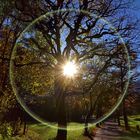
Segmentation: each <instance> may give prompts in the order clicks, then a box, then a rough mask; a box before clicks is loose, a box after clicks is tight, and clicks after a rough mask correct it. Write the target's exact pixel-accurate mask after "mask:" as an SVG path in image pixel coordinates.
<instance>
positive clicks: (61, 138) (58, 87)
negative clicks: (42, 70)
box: [55, 69, 67, 140]
mask: <svg viewBox="0 0 140 140" xmlns="http://www.w3.org/2000/svg"><path fill="white" fill-rule="evenodd" d="M58 73H59V69H58V70H57V74H58ZM60 73H61V71H60ZM58 75H59V76H56V77H55V95H56V114H57V122H58V131H57V136H56V140H66V139H67V118H66V104H65V88H66V87H65V84H64V77H63V76H62V74H58ZM60 75H61V76H60Z"/></svg>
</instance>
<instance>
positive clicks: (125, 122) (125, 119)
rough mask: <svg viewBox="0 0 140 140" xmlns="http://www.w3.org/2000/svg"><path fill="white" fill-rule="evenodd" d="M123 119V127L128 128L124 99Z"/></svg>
mask: <svg viewBox="0 0 140 140" xmlns="http://www.w3.org/2000/svg"><path fill="white" fill-rule="evenodd" d="M123 119H124V124H125V129H126V130H129V129H130V128H129V124H128V117H127V112H126V107H125V99H124V101H123Z"/></svg>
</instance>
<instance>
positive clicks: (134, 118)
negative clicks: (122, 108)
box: [121, 115, 140, 132]
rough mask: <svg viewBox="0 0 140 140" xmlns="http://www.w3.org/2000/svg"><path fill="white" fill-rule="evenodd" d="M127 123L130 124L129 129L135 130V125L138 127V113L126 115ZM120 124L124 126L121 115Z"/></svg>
mask: <svg viewBox="0 0 140 140" xmlns="http://www.w3.org/2000/svg"><path fill="white" fill-rule="evenodd" d="M128 121H129V122H128V123H129V126H130V129H131V131H133V132H136V131H137V130H136V126H137V125H139V127H140V115H132V116H129V117H128ZM121 124H122V125H123V126H124V121H123V119H122V117H121Z"/></svg>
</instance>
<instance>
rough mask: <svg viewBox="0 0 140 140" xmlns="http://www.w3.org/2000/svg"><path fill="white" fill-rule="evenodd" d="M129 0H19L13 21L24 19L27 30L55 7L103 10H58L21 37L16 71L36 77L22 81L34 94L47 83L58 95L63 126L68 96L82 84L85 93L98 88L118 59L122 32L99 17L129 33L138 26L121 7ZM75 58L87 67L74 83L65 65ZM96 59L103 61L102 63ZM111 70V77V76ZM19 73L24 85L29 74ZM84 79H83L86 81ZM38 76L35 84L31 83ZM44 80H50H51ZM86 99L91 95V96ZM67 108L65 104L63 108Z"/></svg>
mask: <svg viewBox="0 0 140 140" xmlns="http://www.w3.org/2000/svg"><path fill="white" fill-rule="evenodd" d="M129 4H130V3H129V1H125V0H124V1H122V0H120V1H115V0H109V1H106V0H99V1H94V2H93V1H90V0H83V1H70V0H68V1H51V0H47V1H46V0H45V1H44V0H43V1H32V0H30V1H23V0H18V1H15V8H16V10H15V12H11V14H10V15H9V16H10V17H11V18H12V19H13V20H16V21H19V23H21V24H22V29H23V28H24V27H25V25H26V24H27V23H29V22H31V21H32V20H34V19H35V18H37V17H38V16H40V15H42V14H44V13H46V12H48V11H50V10H59V9H62V8H74V9H79V10H86V11H89V12H91V13H95V14H97V15H98V16H97V17H93V16H91V15H89V14H87V13H84V12H81V11H74V10H73V11H64V12H62V11H61V12H56V13H54V14H51V16H48V17H46V18H45V19H44V20H41V21H39V22H38V23H36V24H35V25H34V26H33V28H32V29H31V31H30V32H28V33H27V34H24V37H23V39H22V40H21V41H19V44H21V47H20V46H19V47H17V51H19V52H17V54H16V55H17V59H16V60H15V62H14V63H15V64H14V66H15V70H16V71H15V72H17V73H15V75H16V74H17V75H18V74H19V75H21V74H22V75H24V76H25V75H26V76H27V78H28V77H29V76H31V75H34V78H32V79H31V81H28V82H27V83H24V84H22V85H20V86H21V87H24V88H27V89H28V91H31V92H32V93H33V92H34V93H37V92H38V91H39V90H41V92H42V93H44V92H45V91H44V90H45V88H47V89H48V93H49V92H50V93H51V94H55V97H56V108H57V109H56V110H57V116H58V117H57V118H58V120H57V121H58V125H59V126H61V127H64V128H66V127H67V117H66V114H67V109H66V108H65V107H66V103H65V99H66V97H65V96H66V95H67V94H71V96H72V94H73V95H74V94H78V93H79V92H77V91H76V90H75V89H78V91H80V93H81V94H86V96H87V95H91V94H93V93H95V92H94V91H93V88H94V87H95V86H96V85H97V83H99V81H101V79H103V76H104V75H105V73H107V72H108V70H109V69H111V68H110V67H112V66H113V65H112V64H111V62H112V61H115V59H118V56H117V54H118V53H119V51H118V50H117V49H116V48H117V45H116V43H118V42H119V41H120V40H119V38H118V37H116V35H117V34H116V32H115V31H114V30H113V29H112V28H111V26H110V25H108V24H107V23H106V22H103V21H102V20H101V19H100V18H99V17H101V18H108V20H110V21H111V23H112V24H113V25H114V27H115V28H116V31H117V32H119V33H120V34H121V36H122V37H123V38H125V37H127V36H129V34H130V32H131V33H132V30H133V29H135V24H134V23H135V20H134V21H131V22H130V21H129V20H128V19H127V18H126V17H127V13H126V15H120V14H119V12H121V13H123V9H125V8H127V6H129ZM46 9H48V11H46ZM22 29H21V30H22ZM15 30H17V29H15ZM21 30H20V31H21ZM39 36H41V38H39ZM21 48H22V49H23V50H24V51H25V52H26V54H25V53H23V58H20V51H21ZM24 51H23V52H24ZM123 52H124V51H123ZM27 58H28V59H27ZM71 60H74V61H75V63H76V64H78V65H80V69H81V70H83V71H82V72H81V74H79V76H78V75H77V76H76V77H75V78H74V80H75V82H74V80H73V81H71V82H70V81H69V79H67V78H66V77H65V76H64V75H63V74H62V65H63V64H65V62H66V61H71ZM94 61H98V62H97V64H98V66H96V63H95V62H94ZM119 61H120V60H119ZM46 65H47V66H46ZM43 66H44V67H45V66H46V67H45V68H42V69H40V70H42V71H41V72H40V71H39V68H40V67H43ZM28 67H30V70H29V69H27V68H28ZM37 67H38V70H37ZM34 72H35V73H34ZM44 73H45V74H47V73H48V75H47V78H46V79H51V80H46V79H45V78H42V77H40V78H39V76H41V75H43V74H44ZM36 75H37V77H36ZM58 75H61V76H58ZM106 75H107V76H106V77H107V79H109V78H110V75H109V74H106ZM16 78H19V79H17V81H16V82H18V81H19V83H20V84H21V79H25V81H26V77H24V78H23V77H21V79H20V77H18V76H17V77H16ZM79 79H81V80H82V82H81V81H80V82H81V83H80V82H79ZM33 81H35V82H36V83H34V84H31V83H32V82H33ZM42 81H43V82H42ZM41 83H46V85H44V84H41ZM50 85H52V86H51V88H49V87H50ZM101 85H102V84H101ZM35 86H36V87H35ZM34 87H35V88H34ZM43 89H44V90H43ZM81 89H82V91H81ZM90 97H91V96H90ZM86 98H87V99H88V100H90V98H89V97H86ZM104 98H105V97H104ZM71 102H72V100H71ZM99 105H100V103H99ZM62 108H64V109H63V110H62ZM91 110H92V108H91ZM90 112H91V111H90ZM89 114H90V115H88V116H91V115H92V113H89ZM60 116H61V117H60ZM99 117H100V115H99ZM87 118H88V117H87ZM57 139H58V140H59V139H66V130H62V129H59V130H58V134H57Z"/></svg>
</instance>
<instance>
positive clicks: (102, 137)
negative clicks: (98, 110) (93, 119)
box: [94, 121, 122, 140]
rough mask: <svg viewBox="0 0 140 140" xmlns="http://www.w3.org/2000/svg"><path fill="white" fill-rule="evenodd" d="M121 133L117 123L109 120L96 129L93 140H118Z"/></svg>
mask: <svg viewBox="0 0 140 140" xmlns="http://www.w3.org/2000/svg"><path fill="white" fill-rule="evenodd" d="M121 135H122V131H121V128H120V127H119V126H118V125H117V123H115V122H111V121H110V122H106V123H105V124H104V125H103V127H102V128H99V129H98V130H97V132H96V135H95V137H94V140H119V139H120V138H121Z"/></svg>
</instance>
